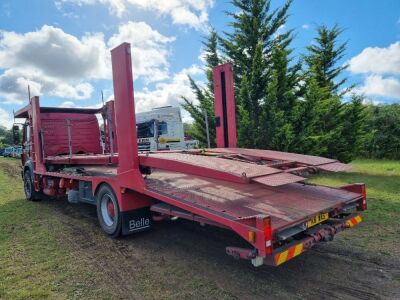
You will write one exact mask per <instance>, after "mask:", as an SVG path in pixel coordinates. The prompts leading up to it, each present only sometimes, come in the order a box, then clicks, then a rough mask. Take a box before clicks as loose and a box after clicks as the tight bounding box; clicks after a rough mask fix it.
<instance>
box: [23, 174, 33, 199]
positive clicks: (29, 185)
mask: <svg viewBox="0 0 400 300" xmlns="http://www.w3.org/2000/svg"><path fill="white" fill-rule="evenodd" d="M24 188H25V195H26V197H27V198H30V197H31V194H32V183H31V179H30V177H29V176H27V174H26V175H25V184H24Z"/></svg>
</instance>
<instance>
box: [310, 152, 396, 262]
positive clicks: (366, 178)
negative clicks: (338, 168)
mask: <svg viewBox="0 0 400 300" xmlns="http://www.w3.org/2000/svg"><path fill="white" fill-rule="evenodd" d="M352 166H353V168H352V171H351V172H349V173H337V174H326V175H322V176H319V177H315V178H312V180H310V181H311V182H313V183H318V184H323V185H328V186H335V187H337V186H341V185H345V184H347V183H354V182H363V183H365V184H366V185H367V196H368V197H367V199H368V200H367V201H368V210H367V211H366V212H365V213H364V214H363V215H364V222H365V223H367V224H368V226H360V228H359V229H358V230H357V232H356V233H355V232H352V231H348V232H345V233H344V234H342V235H341V236H340V238H341V239H342V240H343V241H346V242H349V241H350V242H351V244H352V245H353V246H354V247H357V248H359V249H363V248H367V249H369V250H370V251H373V252H377V253H381V254H383V255H391V256H396V257H399V255H400V248H399V247H398V242H397V241H399V240H400V217H399V216H400V161H388V160H356V161H354V162H353V163H352Z"/></svg>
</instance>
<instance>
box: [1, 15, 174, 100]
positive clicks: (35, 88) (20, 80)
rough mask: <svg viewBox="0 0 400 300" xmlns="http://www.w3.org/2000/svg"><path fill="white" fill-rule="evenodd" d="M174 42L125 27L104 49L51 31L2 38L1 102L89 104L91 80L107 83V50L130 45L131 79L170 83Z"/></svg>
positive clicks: (93, 40) (142, 27)
mask: <svg viewBox="0 0 400 300" xmlns="http://www.w3.org/2000/svg"><path fill="white" fill-rule="evenodd" d="M174 40H175V38H174V37H167V36H164V35H162V34H160V33H159V32H158V31H156V30H153V29H152V28H151V27H150V26H149V25H147V24H146V23H143V22H139V23H135V22H128V23H126V24H122V25H120V26H119V29H118V32H117V33H116V34H114V35H113V36H112V37H111V38H110V39H109V40H108V42H107V43H106V42H105V40H104V36H103V34H101V33H95V34H86V35H84V36H83V37H82V38H77V37H75V36H73V35H70V34H68V33H65V32H64V31H63V30H62V29H60V28H56V27H53V26H47V25H45V26H43V27H42V28H41V29H39V30H37V31H34V32H28V33H25V34H18V33H15V32H7V31H2V32H0V69H5V71H4V72H3V73H2V74H1V73H0V101H1V102H8V103H22V101H23V99H26V98H27V87H28V85H30V88H31V94H32V95H37V96H41V95H46V96H54V97H60V98H68V99H69V100H79V99H88V98H90V97H91V95H92V93H93V86H92V85H91V84H90V83H89V81H90V80H94V79H111V63H110V53H109V51H110V48H112V47H114V46H116V45H117V44H119V43H122V42H129V43H131V44H132V58H133V69H134V78H135V79H137V78H139V77H143V78H144V79H145V81H146V82H156V81H160V80H164V79H166V78H167V77H168V72H169V70H168V67H169V65H168V56H169V50H168V44H170V43H172V42H173V41H174Z"/></svg>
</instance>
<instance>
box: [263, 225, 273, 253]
mask: <svg viewBox="0 0 400 300" xmlns="http://www.w3.org/2000/svg"><path fill="white" fill-rule="evenodd" d="M263 222H264V238H265V253H266V254H271V253H272V227H271V217H266V218H264V220H263Z"/></svg>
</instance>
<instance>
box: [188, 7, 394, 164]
mask: <svg viewBox="0 0 400 300" xmlns="http://www.w3.org/2000/svg"><path fill="white" fill-rule="evenodd" d="M232 4H233V6H234V8H235V11H236V12H232V11H231V12H229V11H228V12H227V13H226V14H227V15H228V17H229V18H230V19H231V21H230V22H229V23H228V28H229V30H227V31H225V32H223V33H221V34H220V33H218V32H217V31H216V30H211V32H210V34H209V36H208V37H207V38H206V39H205V41H204V47H205V61H206V66H205V74H206V84H205V86H202V85H199V84H198V83H196V82H195V81H194V80H193V79H192V78H189V80H190V84H191V87H192V90H193V91H194V93H195V96H196V100H197V101H196V102H192V101H190V100H188V99H186V98H183V101H184V102H183V105H182V106H183V108H184V109H185V110H187V111H188V112H189V114H190V116H191V117H192V118H193V120H194V122H193V124H191V125H190V126H188V131H189V134H190V135H191V136H193V137H194V138H196V139H198V140H199V141H200V143H201V145H202V146H206V145H207V143H206V131H205V121H204V119H205V118H204V114H205V113H206V114H207V115H208V120H209V123H210V126H209V127H210V137H211V146H215V124H214V89H213V80H212V68H213V67H214V66H217V65H218V64H221V63H224V62H232V63H233V64H234V72H235V78H234V81H235V92H236V110H237V132H238V144H239V146H240V147H247V148H260V149H272V150H279V151H289V152H296V153H304V154H310V155H318V156H325V157H331V158H336V159H339V160H341V161H344V162H349V161H351V160H352V159H354V158H355V157H358V156H366V157H379V158H392V159H399V158H400V132H399V130H400V123H399V121H400V107H399V105H387V106H374V105H372V104H371V105H366V104H364V102H365V101H364V98H363V96H362V95H357V94H355V93H352V90H353V88H354V87H353V86H351V85H348V84H347V78H346V77H345V76H344V73H343V71H344V70H345V69H346V68H347V66H346V65H343V64H342V63H341V60H342V58H343V57H344V55H345V51H346V47H347V43H346V42H344V43H343V42H340V40H341V35H342V32H343V30H342V29H341V28H340V27H339V26H338V25H336V26H333V27H332V28H329V27H327V26H324V25H322V26H319V27H318V28H317V30H316V36H315V38H314V40H313V42H312V43H311V44H310V45H309V46H308V47H307V48H306V51H305V53H304V54H302V55H297V56H296V55H294V49H293V48H292V42H293V39H294V38H295V33H294V31H293V30H288V31H285V32H282V30H281V29H282V28H283V27H284V26H285V24H286V23H287V20H288V18H289V8H290V6H291V4H292V0H289V1H287V2H286V4H285V5H283V6H282V7H280V8H278V9H272V8H271V1H270V0H232Z"/></svg>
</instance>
